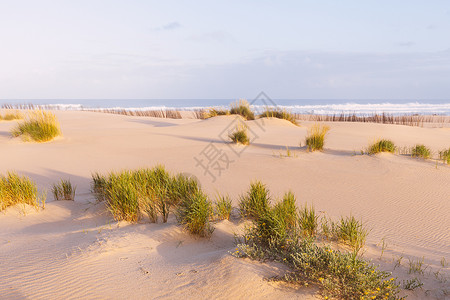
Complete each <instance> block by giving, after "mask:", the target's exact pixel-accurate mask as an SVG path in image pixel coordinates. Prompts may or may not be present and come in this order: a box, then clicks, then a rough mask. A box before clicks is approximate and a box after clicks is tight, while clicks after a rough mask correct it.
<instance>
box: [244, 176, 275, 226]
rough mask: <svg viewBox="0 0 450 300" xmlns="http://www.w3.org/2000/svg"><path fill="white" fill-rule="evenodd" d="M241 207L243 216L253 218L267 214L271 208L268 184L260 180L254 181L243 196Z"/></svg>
mask: <svg viewBox="0 0 450 300" xmlns="http://www.w3.org/2000/svg"><path fill="white" fill-rule="evenodd" d="M239 208H240V210H241V213H242V215H243V216H245V217H249V218H253V219H258V218H260V217H261V216H263V215H264V214H266V213H267V212H268V211H269V210H270V195H269V190H268V189H267V187H266V185H264V184H263V183H261V182H260V181H255V182H252V183H251V184H250V189H249V191H248V192H247V194H246V195H244V196H241V200H240V203H239Z"/></svg>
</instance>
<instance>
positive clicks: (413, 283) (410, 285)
mask: <svg viewBox="0 0 450 300" xmlns="http://www.w3.org/2000/svg"><path fill="white" fill-rule="evenodd" d="M422 286H423V283H422V282H421V281H420V280H419V279H417V277H414V278H413V279H410V280H407V281H404V280H403V288H404V289H405V290H409V291H413V290H415V289H417V288H421V287H422Z"/></svg>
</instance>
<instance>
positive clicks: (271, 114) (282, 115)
mask: <svg viewBox="0 0 450 300" xmlns="http://www.w3.org/2000/svg"><path fill="white" fill-rule="evenodd" d="M260 117H261V118H278V119H284V120H288V121H289V122H291V123H292V124H294V125H298V124H297V119H296V118H295V115H294V114H292V113H290V112H288V111H287V110H279V109H278V110H275V109H267V110H266V111H264V112H263V113H262V114H261V115H260Z"/></svg>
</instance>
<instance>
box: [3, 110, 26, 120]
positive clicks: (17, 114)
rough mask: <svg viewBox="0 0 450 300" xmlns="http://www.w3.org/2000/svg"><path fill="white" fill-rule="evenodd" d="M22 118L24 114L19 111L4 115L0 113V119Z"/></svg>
mask: <svg viewBox="0 0 450 300" xmlns="http://www.w3.org/2000/svg"><path fill="white" fill-rule="evenodd" d="M22 118H23V115H22V114H21V113H20V112H18V111H13V112H9V113H6V114H4V115H3V116H1V115H0V120H5V121H12V120H19V119H22Z"/></svg>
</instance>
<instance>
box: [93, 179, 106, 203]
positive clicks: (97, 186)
mask: <svg viewBox="0 0 450 300" xmlns="http://www.w3.org/2000/svg"><path fill="white" fill-rule="evenodd" d="M107 181H108V179H107V178H106V176H104V175H101V174H99V173H93V174H92V184H91V190H92V193H94V195H95V198H96V199H97V201H99V202H100V201H103V200H105V195H106V190H105V188H106V184H107Z"/></svg>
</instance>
